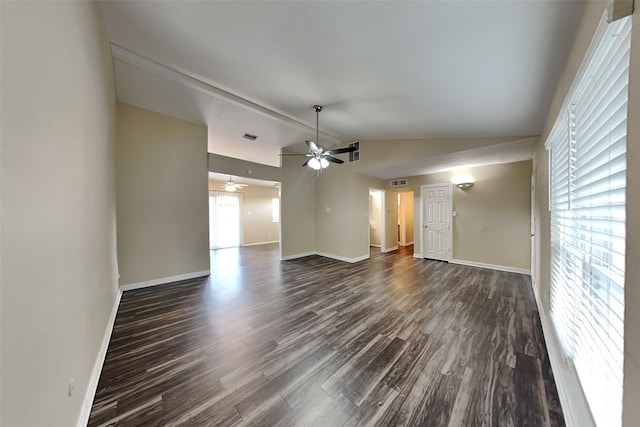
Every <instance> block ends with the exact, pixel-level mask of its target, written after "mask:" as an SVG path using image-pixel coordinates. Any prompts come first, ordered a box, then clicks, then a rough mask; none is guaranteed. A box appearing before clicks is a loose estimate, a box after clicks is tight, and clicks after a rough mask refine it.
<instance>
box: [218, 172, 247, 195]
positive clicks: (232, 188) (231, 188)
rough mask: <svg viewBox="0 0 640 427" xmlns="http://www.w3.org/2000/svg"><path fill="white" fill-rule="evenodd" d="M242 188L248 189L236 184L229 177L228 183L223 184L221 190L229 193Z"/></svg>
mask: <svg viewBox="0 0 640 427" xmlns="http://www.w3.org/2000/svg"><path fill="white" fill-rule="evenodd" d="M244 187H248V185H247V184H238V183H237V182H234V181H233V178H231V176H229V181H227V182H225V183H224V185H223V186H222V188H224V190H225V191H230V192H234V191H236V190H240V189H241V188H244Z"/></svg>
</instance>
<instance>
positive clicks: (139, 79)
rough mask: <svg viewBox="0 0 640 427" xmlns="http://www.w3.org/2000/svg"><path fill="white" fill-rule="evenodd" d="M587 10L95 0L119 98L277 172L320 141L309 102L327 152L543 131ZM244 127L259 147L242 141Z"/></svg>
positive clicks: (547, 3)
mask: <svg viewBox="0 0 640 427" xmlns="http://www.w3.org/2000/svg"><path fill="white" fill-rule="evenodd" d="M583 7H584V2H583V1H567V0H531V1H527V0H513V1H484V0H472V1H422V2H404V1H387V2H377V1H376V2H374V1H359V2H353V1H333V2H325V1H290V2H287V1H277V2H276V1H256V2H245V1H224V2H223V1H203V2H191V1H170V2H162V1H154V2H145V1H121V2H113V1H104V2H101V3H100V8H101V12H102V16H103V19H104V22H105V26H106V29H107V33H108V36H109V39H110V40H111V42H112V43H113V44H114V45H116V47H114V58H115V61H114V63H115V72H116V89H117V96H118V99H120V100H121V101H124V102H127V103H130V104H133V105H138V106H141V107H143V108H147V109H150V110H154V111H158V112H161V113H164V114H169V115H172V116H175V117H179V118H183V119H186V120H190V121H193V122H196V123H201V124H206V125H208V127H209V138H210V140H209V151H210V152H214V153H217V154H222V155H225V156H230V157H236V158H242V159H245V160H250V161H255V162H260V163H265V164H271V165H279V157H278V153H279V150H280V148H281V147H290V148H292V147H293V148H294V149H303V145H302V144H301V142H302V141H304V140H305V139H314V140H315V136H314V128H315V113H314V112H313V109H312V106H313V105H314V104H320V105H323V106H324V107H325V108H324V110H323V112H322V113H320V128H321V130H322V131H324V132H326V135H321V142H322V143H323V144H324V145H326V146H332V145H334V144H335V143H336V142H337V139H339V140H342V141H350V140H355V139H364V140H367V139H401V138H427V137H481V136H524V135H535V134H539V133H540V132H541V127H542V125H543V122H544V119H545V114H546V112H547V110H548V107H549V104H550V102H551V97H552V95H553V91H554V89H555V85H556V82H557V80H558V78H559V73H560V71H561V69H562V67H563V66H564V62H565V57H566V54H567V52H568V48H569V46H570V44H571V42H572V41H573V38H574V35H575V31H576V28H577V23H578V21H579V18H580V16H581V12H582V9H583ZM118 52H120V53H118ZM223 91H226V92H223ZM245 132H248V133H251V134H254V135H257V136H258V140H257V141H254V142H250V141H247V140H245V139H243V138H242V135H243V134H244V133H245ZM336 138H337V139H336ZM525 145H526V144H524V145H523V147H524V146H525ZM442 160H443V161H444V160H446V159H442ZM487 161H489V160H487ZM374 173H375V172H372V174H374ZM389 174H391V176H399V175H398V173H395V172H394V171H388V170H387V171H386V172H385V173H384V175H389ZM400 174H402V173H401V172H400ZM374 176H375V175H374Z"/></svg>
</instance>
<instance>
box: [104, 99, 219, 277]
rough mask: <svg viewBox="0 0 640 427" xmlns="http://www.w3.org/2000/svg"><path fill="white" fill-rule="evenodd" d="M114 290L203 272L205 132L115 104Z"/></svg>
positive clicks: (205, 254) (206, 265)
mask: <svg viewBox="0 0 640 427" xmlns="http://www.w3.org/2000/svg"><path fill="white" fill-rule="evenodd" d="M117 113H118V120H117V127H116V155H117V157H116V168H117V169H116V171H117V172H116V190H117V212H118V216H117V220H118V260H119V265H120V285H129V284H137V283H142V282H148V281H155V280H163V279H165V278H172V277H175V276H182V275H192V274H196V273H206V272H208V271H209V244H208V242H209V214H208V212H209V200H208V191H207V181H208V172H207V128H206V127H205V126H201V125H197V124H194V123H189V122H185V121H183V120H179V119H174V118H172V117H168V116H164V115H162V114H158V113H153V112H151V111H148V110H143V109H141V108H137V107H133V106H130V105H127V104H122V103H118V109H117Z"/></svg>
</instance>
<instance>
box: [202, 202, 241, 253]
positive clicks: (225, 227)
mask: <svg viewBox="0 0 640 427" xmlns="http://www.w3.org/2000/svg"><path fill="white" fill-rule="evenodd" d="M241 197H242V194H241V193H229V192H226V191H217V190H209V247H210V248H211V249H218V248H230V247H236V246H240V203H241Z"/></svg>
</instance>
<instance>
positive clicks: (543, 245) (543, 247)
mask: <svg viewBox="0 0 640 427" xmlns="http://www.w3.org/2000/svg"><path fill="white" fill-rule="evenodd" d="M605 6H606V2H602V1H590V2H589V3H588V5H587V7H586V8H585V12H584V15H583V18H582V22H581V24H580V27H579V32H578V34H577V36H576V40H575V42H574V45H573V47H572V50H571V53H570V55H569V56H568V58H567V65H566V67H565V70H564V72H563V75H562V78H561V80H560V81H559V83H558V86H557V90H556V93H555V95H554V98H553V102H552V105H551V107H550V109H549V113H548V117H547V121H546V123H545V130H544V133H543V134H542V136H541V138H540V142H539V144H538V147H537V151H536V157H535V173H536V181H535V183H536V200H535V204H534V209H535V212H536V214H535V216H536V224H535V225H536V237H537V241H536V247H535V255H536V268H535V274H534V277H535V278H536V293H537V294H538V296H539V298H540V299H541V300H542V301H543V306H544V312H542V313H541V315H542V317H543V318H545V317H548V316H549V276H550V270H549V259H550V243H549V242H550V237H549V226H550V223H549V210H548V167H547V152H546V150H545V149H544V142H545V141H546V138H547V136H548V133H549V132H550V130H551V128H552V127H553V124H554V123H555V120H556V118H557V116H558V111H559V110H560V108H561V106H562V104H563V102H564V100H565V98H566V96H567V94H568V92H569V89H570V86H571V84H572V82H573V79H574V78H575V76H576V74H577V73H578V70H579V68H580V65H581V63H582V61H583V58H584V57H585V54H586V52H587V49H588V47H589V45H590V43H591V40H592V39H593V36H594V34H595V30H596V28H597V26H598V23H599V21H600V18H601V16H602V14H603V11H604V9H605ZM633 27H634V29H633V31H632V39H631V65H630V67H631V68H630V73H629V75H630V82H629V117H628V120H627V123H628V135H627V237H626V240H627V258H626V263H627V265H626V280H625V300H626V301H625V305H626V309H625V365H624V397H623V423H622V425H623V427H632V426H637V425H638V420H640V405H638V402H640V333H638V331H640V311H639V310H638V307H639V306H640V262H638V253H640V219H639V218H640V202H639V198H638V197H637V195H638V194H640V31H637V30H638V29H640V17H639V14H638V12H637V11H636V13H635V14H634V16H633ZM550 338H553V337H548V338H547V342H548V345H551V346H552V345H554V342H553V340H552V339H550ZM553 368H554V373H555V375H556V383H557V384H558V385H559V387H562V386H563V385H564V387H565V388H566V390H567V391H568V395H569V398H570V400H571V402H572V407H571V408H568V407H565V408H563V409H564V410H565V413H566V411H567V410H569V411H571V412H572V413H571V416H573V417H575V419H576V420H577V421H576V425H580V426H583V425H585V426H586V425H589V424H588V423H589V422H590V421H589V418H590V416H589V415H588V414H586V413H585V412H586V410H585V409H583V408H584V404H585V403H584V397H583V396H582V395H581V392H580V390H579V385H578V384H577V382H576V381H575V378H573V377H572V375H573V373H572V371H571V370H570V369H568V368H567V366H566V364H564V363H559V364H556V365H554V367H553Z"/></svg>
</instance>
